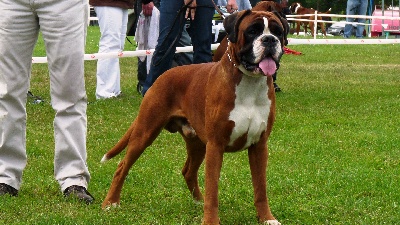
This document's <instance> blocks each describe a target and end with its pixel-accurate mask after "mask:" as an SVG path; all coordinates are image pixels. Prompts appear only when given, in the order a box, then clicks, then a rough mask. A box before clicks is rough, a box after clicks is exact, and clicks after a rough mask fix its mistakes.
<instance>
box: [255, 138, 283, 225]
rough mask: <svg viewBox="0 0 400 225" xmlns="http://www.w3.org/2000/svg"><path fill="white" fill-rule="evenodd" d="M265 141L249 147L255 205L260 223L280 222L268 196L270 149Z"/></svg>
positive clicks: (275, 223)
mask: <svg viewBox="0 0 400 225" xmlns="http://www.w3.org/2000/svg"><path fill="white" fill-rule="evenodd" d="M265 143H266V142H265V141H260V142H259V143H258V144H257V145H253V146H251V147H250V148H249V151H248V154H249V163H250V170H251V177H252V182H253V188H254V205H255V207H256V210H257V217H258V220H259V222H260V223H264V224H274V225H277V224H280V223H279V222H278V221H277V220H276V219H275V218H274V216H273V215H272V213H271V209H270V208H269V204H268V197H267V180H266V170H267V162H268V149H267V146H266V144H265Z"/></svg>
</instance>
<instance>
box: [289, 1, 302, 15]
mask: <svg viewBox="0 0 400 225" xmlns="http://www.w3.org/2000/svg"><path fill="white" fill-rule="evenodd" d="M299 8H301V4H300V3H299V2H294V3H292V4H291V5H290V7H289V10H290V12H291V13H292V14H297V10H299Z"/></svg>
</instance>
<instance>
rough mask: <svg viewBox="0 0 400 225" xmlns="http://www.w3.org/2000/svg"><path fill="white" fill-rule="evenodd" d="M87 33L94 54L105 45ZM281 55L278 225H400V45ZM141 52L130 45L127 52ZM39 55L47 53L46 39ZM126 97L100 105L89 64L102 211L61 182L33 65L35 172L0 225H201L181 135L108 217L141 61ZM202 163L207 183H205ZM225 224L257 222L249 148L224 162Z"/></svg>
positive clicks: (148, 155) (95, 182) (147, 160)
mask: <svg viewBox="0 0 400 225" xmlns="http://www.w3.org/2000/svg"><path fill="white" fill-rule="evenodd" d="M98 39H99V30H98V27H90V28H89V31H88V38H87V51H86V52H87V53H95V52H97V49H98ZM289 47H290V48H292V49H294V50H296V51H300V52H302V53H303V54H302V55H301V56H297V55H285V56H283V58H282V62H281V68H280V70H279V73H278V74H279V75H278V84H279V85H280V87H281V88H282V90H283V92H280V93H277V117H276V123H275V125H274V129H273V132H272V135H271V137H270V141H269V149H270V158H269V167H268V195H269V199H270V205H271V208H272V211H273V214H274V215H275V216H276V218H277V219H278V220H279V221H280V222H282V224H400V222H399V221H400V213H399V212H400V45H293V46H289ZM134 49H135V47H134V46H133V45H131V44H130V43H128V42H127V44H126V50H134ZM35 56H45V53H44V49H43V43H42V41H41V40H40V41H39V44H38V46H37V48H36V51H35ZM120 62H121V73H122V74H121V86H122V91H123V93H124V96H123V97H121V98H116V99H111V100H102V101H96V100H95V86H96V77H95V76H96V61H86V62H85V70H86V72H85V77H86V88H87V94H88V99H89V105H88V140H87V151H88V166H89V169H90V172H91V175H92V179H91V182H90V185H89V191H90V192H91V193H92V194H93V195H94V197H95V198H96V201H95V202H94V204H92V205H89V206H86V205H84V204H81V203H79V202H75V201H66V200H65V199H64V198H63V196H62V194H61V192H60V190H59V186H58V183H57V182H56V181H55V180H54V176H53V155H54V139H53V128H52V123H53V118H54V111H53V109H52V108H51V105H50V104H49V103H50V96H49V79H48V71H47V65H46V64H34V65H33V71H32V80H31V91H32V92H33V93H34V94H35V95H39V96H41V97H42V98H43V99H44V100H45V102H44V103H41V104H33V103H32V101H31V100H30V101H29V102H28V104H27V113H28V123H27V126H28V127H27V154H28V157H29V159H28V165H27V167H26V169H25V171H24V176H23V181H24V182H23V184H22V187H21V190H20V192H19V196H18V197H16V198H10V197H2V198H1V199H0V208H1V210H0V224H200V223H201V218H202V205H200V204H195V203H194V202H193V201H192V199H191V197H190V194H189V191H188V190H187V188H186V184H185V182H184V179H183V177H182V176H181V174H180V171H181V168H182V167H183V164H184V162H185V157H186V152H185V148H184V143H183V141H182V139H181V137H180V136H179V135H177V134H170V133H168V132H162V133H161V135H160V137H159V138H158V139H157V140H156V141H155V143H154V144H153V145H152V146H151V147H149V148H148V149H147V151H146V152H145V153H144V154H143V155H142V157H141V158H140V159H139V160H138V162H137V163H136V164H135V165H134V166H133V167H132V169H131V172H130V174H129V176H128V178H127V180H126V182H125V186H124V189H123V192H122V202H121V207H119V208H116V209H113V210H111V211H107V212H105V211H102V210H101V207H100V205H101V203H102V200H103V199H104V197H105V195H106V193H107V190H108V188H109V185H110V182H111V179H112V176H113V174H114V171H115V169H116V167H117V164H118V162H119V160H120V159H121V158H122V157H123V155H124V154H121V155H119V156H117V157H115V158H114V159H112V160H110V161H109V162H108V163H106V164H100V159H101V158H102V156H103V155H104V153H105V152H106V151H107V150H108V149H109V148H110V147H112V146H113V145H114V144H115V143H116V142H117V141H118V140H119V138H120V137H121V136H122V134H124V133H125V131H126V129H127V128H128V127H129V125H130V123H131V122H132V121H133V119H134V118H135V116H136V115H137V111H138V107H139V105H140V102H141V100H142V97H141V96H140V95H139V94H138V93H137V92H136V84H137V79H136V58H123V59H121V61H120ZM203 175H204V167H202V168H201V174H200V182H201V186H202V187H204V185H203V181H204V177H203ZM219 197H220V217H221V224H257V222H256V221H257V220H256V218H255V217H256V213H255V208H254V206H253V191H252V186H251V177H250V170H249V166H248V159H247V154H246V152H245V151H243V152H240V153H235V154H225V158H224V165H223V168H222V172H221V178H220V195H219Z"/></svg>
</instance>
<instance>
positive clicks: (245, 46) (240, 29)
mask: <svg viewBox="0 0 400 225" xmlns="http://www.w3.org/2000/svg"><path fill="white" fill-rule="evenodd" d="M224 27H225V31H226V33H227V35H228V40H229V42H231V44H229V46H228V54H232V55H228V56H229V57H230V59H231V60H233V61H234V63H236V64H237V67H238V68H239V69H240V70H241V71H242V72H243V73H244V74H246V75H250V76H256V77H257V76H272V75H273V74H274V73H275V72H276V70H277V69H278V68H279V61H280V59H281V57H282V54H283V47H284V43H285V30H284V27H283V24H282V22H281V19H280V18H279V17H278V16H277V15H276V14H274V13H272V12H262V11H250V10H245V11H240V12H238V13H234V14H232V15H230V16H228V17H226V18H225V20H224Z"/></svg>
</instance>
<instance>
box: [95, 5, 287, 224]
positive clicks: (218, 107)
mask: <svg viewBox="0 0 400 225" xmlns="http://www.w3.org/2000/svg"><path fill="white" fill-rule="evenodd" d="M223 23H224V27H225V30H226V32H227V35H228V39H229V44H228V47H227V50H226V53H225V54H224V56H223V57H222V59H221V60H220V61H219V62H212V63H205V64H192V65H187V66H180V67H175V68H173V69H170V70H168V71H167V72H165V73H164V74H163V75H161V76H160V77H159V78H158V79H157V80H156V82H155V83H154V84H153V86H152V87H151V88H150V89H149V90H148V91H147V92H146V95H145V96H144V98H143V101H142V104H141V106H140V108H139V113H138V116H137V118H136V119H135V120H134V121H133V123H132V125H131V126H130V128H129V129H128V131H127V132H126V133H125V134H124V136H123V137H122V138H121V139H120V140H119V142H118V143H117V144H116V145H115V146H114V147H113V148H112V149H111V150H109V151H108V152H107V153H106V154H105V155H104V157H103V159H102V161H107V160H109V159H111V158H113V157H114V156H116V155H117V154H119V153H120V152H121V151H122V150H124V148H125V147H127V152H126V155H125V157H124V158H123V160H122V161H121V162H120V163H119V165H118V167H117V170H116V172H115V174H114V178H113V180H112V183H111V187H110V189H109V191H108V194H107V196H106V198H105V199H104V201H103V203H102V208H108V207H109V206H113V205H118V204H119V203H120V194H121V190H122V186H123V183H124V181H125V178H126V176H127V175H128V172H129V170H130V168H131V166H132V165H133V164H134V163H135V162H136V160H137V159H138V158H139V157H140V155H141V154H142V153H143V152H144V150H145V149H146V148H147V147H148V146H149V145H151V144H152V142H153V141H154V140H155V139H156V138H157V136H158V135H159V134H160V132H161V131H162V129H164V128H165V129H166V130H168V131H170V132H179V133H180V134H181V135H182V137H183V139H184V141H185V142H186V148H187V159H186V163H185V165H184V167H183V169H182V175H183V177H184V179H185V181H186V184H187V187H188V188H189V191H190V193H191V194H192V197H193V198H194V199H195V200H197V201H203V200H204V208H203V210H204V215H203V220H202V223H203V224H219V217H218V181H219V178H220V171H221V166H222V161H223V155H224V153H225V152H237V151H242V150H244V149H247V150H248V157H249V164H250V169H251V176H252V184H253V189H254V205H255V208H256V212H257V217H258V220H259V222H262V223H264V224H272V225H278V224H280V223H279V222H278V221H277V220H276V219H275V217H274V216H273V215H272V213H271V210H270V207H269V204H268V198H267V192H266V185H267V184H266V168H267V159H268V148H267V140H268V137H269V135H270V133H271V129H272V125H273V123H274V120H275V92H274V88H273V83H272V74H274V73H275V71H276V69H277V68H278V65H279V61H280V58H281V56H282V54H283V47H284V46H283V44H284V36H285V34H284V28H283V25H282V22H281V20H280V18H278V17H277V16H276V15H275V14H274V13H271V12H260V11H253V12H252V11H250V10H246V11H240V12H238V13H234V14H232V15H230V16H228V17H227V18H226V19H225V20H224V22H223ZM204 159H205V196H204V199H203V195H202V193H201V191H200V187H199V182H198V170H199V167H200V165H201V164H202V162H203V161H204Z"/></svg>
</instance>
